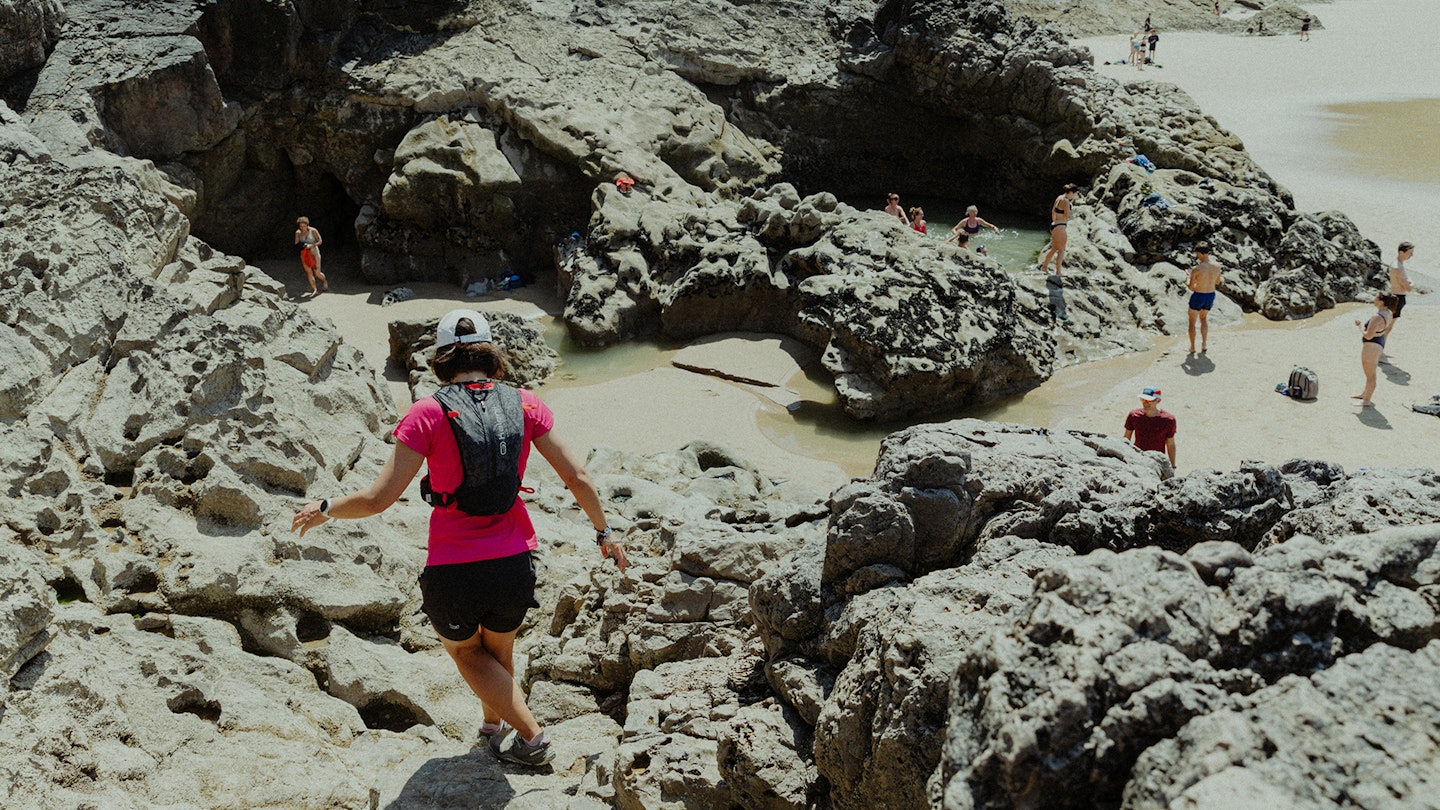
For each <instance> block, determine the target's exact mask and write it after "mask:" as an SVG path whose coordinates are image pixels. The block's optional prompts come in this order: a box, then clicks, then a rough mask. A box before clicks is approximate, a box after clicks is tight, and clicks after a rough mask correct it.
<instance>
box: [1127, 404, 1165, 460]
mask: <svg viewBox="0 0 1440 810" xmlns="http://www.w3.org/2000/svg"><path fill="white" fill-rule="evenodd" d="M1132 437H1133V438H1134V441H1135V446H1136V447H1138V448H1140V449H1141V450H1155V451H1157V452H1161V453H1164V454H1165V455H1167V456H1169V457H1170V466H1171V467H1174V466H1175V414H1172V413H1170V412H1169V411H1162V410H1160V389H1159V388H1146V389H1145V390H1143V391H1141V392H1140V407H1138V408H1136V409H1135V410H1133V411H1131V412H1130V415H1129V416H1126V417H1125V440H1126V441H1130V440H1131V438H1132Z"/></svg>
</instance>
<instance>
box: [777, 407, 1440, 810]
mask: <svg viewBox="0 0 1440 810" xmlns="http://www.w3.org/2000/svg"><path fill="white" fill-rule="evenodd" d="M1372 474H1375V473H1374V472H1373V471H1372V472H1367V473H1365V474H1363V475H1359V476H1355V477H1353V478H1352V477H1349V476H1346V475H1345V473H1344V472H1343V471H1341V470H1338V469H1337V468H1334V467H1333V466H1330V465H1324V464H1319V463H1314V462H1298V461H1297V462H1292V463H1290V464H1288V465H1285V467H1283V468H1273V467H1266V466H1261V465H1256V466H1249V467H1245V468H1242V469H1241V470H1239V471H1236V472H1231V473H1220V472H1215V471H1197V472H1194V473H1190V474H1188V475H1185V476H1180V477H1174V476H1172V475H1171V474H1170V472H1169V468H1168V466H1167V465H1166V464H1165V463H1164V462H1163V461H1162V460H1159V459H1158V457H1157V456H1154V455H1150V454H1144V453H1139V452H1137V451H1135V450H1134V449H1133V448H1132V447H1129V446H1127V445H1125V444H1123V443H1121V442H1118V441H1117V440H1115V439H1111V438H1107V437H1101V436H1091V435H1086V434H1077V433H1067V434H1054V433H1048V432H1045V431H1041V430H1038V429H1033V428H1021V427H1018V426H1003V425H990V424H986V423H981V422H973V421H961V422H954V423H950V424H947V425H940V426H927V427H920V428H912V429H910V430H908V431H902V432H901V433H897V434H894V435H893V436H891V437H890V438H889V439H887V440H886V442H885V444H884V447H883V449H882V453H881V456H880V459H879V461H878V463H877V466H876V472H875V475H874V476H873V477H872V478H871V479H870V480H868V481H860V482H855V483H853V484H851V485H850V486H848V487H845V488H842V489H841V490H839V491H837V492H836V493H835V494H834V495H833V496H832V499H831V519H830V526H829V530H828V536H827V538H826V542H825V544H824V545H819V544H816V545H813V546H804V547H802V548H801V549H799V550H797V551H796V553H795V556H794V557H792V558H791V560H790V561H789V562H788V564H786V565H784V566H781V567H780V568H778V569H777V570H775V571H774V572H772V573H770V574H768V575H766V576H765V577H764V578H762V579H761V580H760V581H758V582H756V583H755V585H754V586H752V588H751V606H752V609H753V611H754V616H755V622H756V626H757V628H758V629H759V632H760V636H761V639H762V641H763V643H764V645H765V651H766V664H765V667H766V674H767V677H768V680H769V682H770V684H771V685H772V688H773V689H775V691H776V694H777V696H778V697H779V698H780V700H781V701H782V702H783V703H785V704H787V705H789V706H790V707H791V708H793V709H794V710H795V713H796V715H797V716H798V717H800V718H801V719H802V720H804V721H805V724H806V726H807V727H808V729H809V733H810V734H811V735H813V739H814V757H815V760H814V761H815V767H816V771H817V774H818V776H819V778H820V779H823V780H825V782H826V783H827V784H828V785H829V795H830V797H831V799H832V801H833V802H834V804H835V806H837V807H857V806H863V805H867V804H872V803H874V802H875V801H876V797H880V796H884V797H886V798H887V800H893V801H894V804H893V806H897V807H901V806H903V807H909V806H922V805H924V804H926V803H929V804H930V805H931V806H940V805H942V804H943V806H945V807H971V806H974V807H1010V806H1030V805H1036V804H1043V805H1046V806H1051V805H1056V806H1059V805H1065V806H1093V805H1095V804H1097V803H1106V802H1116V801H1119V800H1120V798H1121V794H1122V793H1124V792H1126V791H1129V790H1133V789H1136V787H1135V785H1136V784H1137V783H1135V782H1133V781H1132V776H1131V766H1132V765H1133V764H1134V763H1135V761H1136V758H1137V757H1140V756H1141V754H1142V752H1146V751H1147V750H1148V749H1150V748H1151V746H1154V745H1156V744H1157V743H1159V742H1161V741H1164V740H1169V739H1175V738H1176V735H1178V734H1181V729H1182V727H1185V723H1186V722H1187V721H1188V720H1191V719H1192V718H1199V717H1204V716H1209V715H1211V714H1212V713H1217V712H1222V711H1228V710H1230V709H1237V710H1238V709H1239V707H1241V706H1242V704H1241V703H1239V702H1237V701H1239V700H1241V699H1242V698H1244V697H1245V696H1248V695H1252V693H1257V694H1258V692H1257V690H1263V689H1264V688H1265V687H1266V684H1272V683H1278V682H1281V681H1282V678H1283V677H1284V676H1287V675H1288V676H1291V677H1302V678H1309V677H1313V676H1316V673H1317V671H1319V670H1322V669H1324V668H1326V667H1330V666H1332V665H1334V664H1335V663H1336V662H1338V661H1341V660H1349V658H1348V656H1351V655H1353V654H1358V653H1361V652H1362V651H1364V650H1367V649H1369V648H1371V647H1372V646H1375V645H1391V646H1397V647H1400V648H1403V649H1405V650H1418V649H1419V648H1421V647H1423V646H1424V645H1425V644H1427V643H1429V641H1430V640H1432V639H1434V638H1437V637H1440V624H1437V620H1436V619H1435V618H1434V617H1435V615H1436V610H1437V603H1436V602H1435V600H1434V594H1433V593H1432V591H1433V590H1434V586H1433V583H1432V582H1431V580H1432V579H1433V578H1434V571H1435V570H1436V569H1435V561H1434V560H1435V558H1434V554H1435V553H1436V552H1435V544H1436V541H1437V538H1440V535H1437V534H1436V530H1435V528H1434V527H1433V526H1431V527H1427V528H1416V529H1405V530H1400V529H1396V530H1391V532H1390V533H1388V534H1386V533H1379V534H1374V535H1366V536H1365V537H1364V538H1349V539H1344V540H1343V542H1340V541H1341V539H1342V538H1341V537H1340V536H1338V535H1337V532H1338V533H1340V534H1343V533H1346V532H1348V531H1349V530H1348V529H1345V528H1342V527H1344V526H1346V522H1345V521H1346V518H1344V517H1339V515H1348V514H1355V516H1356V519H1357V520H1363V519H1365V518H1362V517H1361V515H1366V514H1367V513H1368V514H1373V515H1375V517H1377V518H1378V517H1379V516H1381V515H1391V516H1394V517H1399V515H1401V514H1403V515H1404V517H1403V518H1400V520H1401V522H1403V523H1409V524H1413V523H1424V522H1426V521H1429V520H1433V517H1431V516H1430V515H1429V513H1428V511H1427V510H1426V509H1425V508H1423V507H1422V508H1415V509H1408V510H1404V511H1401V510H1402V509H1404V507H1402V506H1400V503H1399V502H1397V503H1395V507H1396V508H1393V509H1392V508H1389V507H1388V505H1386V504H1383V503H1382V504H1380V505H1378V506H1377V507H1376V508H1374V509H1373V512H1372V511H1370V510H1369V508H1367V507H1362V506H1360V504H1361V503H1363V502H1364V499H1365V497H1366V496H1365V495H1364V494H1362V493H1365V492H1370V493H1374V492H1377V491H1378V490H1379V489H1381V488H1384V487H1385V486H1387V485H1389V486H1391V487H1395V486H1397V485H1398V484H1399V483H1400V482H1401V481H1402V480H1403V481H1405V482H1407V484H1406V485H1407V486H1408V487H1410V488H1411V489H1412V491H1413V494H1412V495H1410V496H1405V495H1401V496H1398V497H1401V498H1405V497H1416V498H1419V499H1428V498H1430V497H1431V496H1432V490H1433V488H1434V487H1433V484H1432V483H1431V482H1430V480H1429V476H1428V475H1427V474H1417V473H1413V472H1412V473H1405V472H1398V471H1397V472H1382V473H1379V475H1380V476H1381V477H1380V478H1376V479H1374V483H1373V485H1372V484H1371V481H1370V480H1367V476H1370V475H1372ZM1350 493H1353V495H1352V494H1350ZM1372 497H1373V496H1372ZM1392 497H1395V496H1392ZM1297 507H1300V508H1298V509H1297ZM1326 509H1332V510H1334V512H1333V513H1332V514H1334V515H1336V518H1335V519H1333V520H1334V522H1332V523H1330V524H1329V525H1330V526H1331V527H1332V529H1331V531H1330V532H1327V533H1325V534H1323V535H1322V537H1323V538H1324V539H1325V540H1326V541H1327V542H1334V543H1335V545H1333V546H1327V545H1322V544H1320V543H1319V542H1318V541H1316V540H1314V539H1311V538H1304V537H1296V538H1294V539H1291V540H1290V541H1289V542H1285V543H1281V544H1279V545H1274V546H1271V545H1270V544H1271V543H1272V541H1273V539H1274V538H1277V537H1280V538H1284V537H1290V535H1291V534H1293V533H1294V530H1293V528H1287V526H1286V521H1287V520H1288V519H1290V516H1292V515H1301V514H1306V513H1307V510H1317V511H1315V512H1309V514H1312V515H1313V516H1314V521H1315V523H1308V524H1307V525H1316V524H1318V523H1319V522H1320V521H1322V520H1324V519H1325V518H1324V517H1322V516H1323V515H1325V512H1324V510H1326ZM1371 520H1374V518H1371ZM1354 525H1355V528H1357V529H1361V528H1369V527H1371V526H1376V525H1378V524H1376V523H1371V524H1369V526H1364V525H1363V524H1360V523H1356V524H1354ZM1392 525H1393V524H1392ZM1167 549H1168V550H1167ZM1256 549H1264V550H1263V551H1260V552H1259V553H1258V554H1257V553H1254V551H1253V550H1256ZM1117 552H1118V553H1117ZM1077 553H1079V554H1083V556H1072V555H1076V554H1077ZM1182 555H1183V556H1182ZM1381 572H1383V573H1381ZM1061 605H1064V606H1065V607H1063V608H1062V607H1061ZM1227 617H1228V618H1227ZM1426 617H1429V618H1426ZM1112 622H1113V625H1112V624H1111V623H1112ZM1025 650H1029V652H1025ZM1406 654H1409V653H1406ZM1029 655H1034V656H1036V659H1035V663H1034V664H1033V665H1031V664H1027V663H1025V660H1026V656H1029ZM1107 661H1108V662H1109V663H1106V662H1107ZM982 662H983V663H982ZM957 672H958V673H959V674H958V675H957ZM1067 672H1068V673H1072V674H1070V675H1066V674H1064V673H1067ZM1067 678H1069V679H1071V680H1066V679H1067ZM1407 688H1408V687H1407ZM1431 699H1433V696H1431ZM1007 701H1008V702H1007ZM987 718H988V719H987ZM1354 722H1360V723H1363V722H1365V721H1363V720H1359V719H1357V720H1355V721H1354ZM1236 733H1239V732H1236ZM1172 756H1173V755H1172ZM1297 767H1301V766H1297ZM1303 767H1313V766H1308V765H1306V766H1303ZM1302 772H1303V771H1302ZM927 780H929V787H928V789H927V788H925V787H923V785H925V784H926V781H927ZM1407 784H1410V785H1413V786H1417V788H1418V785H1419V784H1420V783H1419V782H1407ZM1127 785H1130V787H1127ZM1187 787H1188V784H1185V785H1181V786H1180V787H1179V788H1178V789H1177V793H1178V791H1180V790H1185V789H1187ZM1127 795H1128V794H1127ZM1297 795H1301V794H1297ZM1304 795H1308V794H1304ZM1136 806H1142V805H1140V804H1137V805H1136ZM1143 806H1150V805H1143Z"/></svg>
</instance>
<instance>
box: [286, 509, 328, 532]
mask: <svg viewBox="0 0 1440 810" xmlns="http://www.w3.org/2000/svg"><path fill="white" fill-rule="evenodd" d="M328 520H330V518H328V517H325V516H324V515H322V514H320V502H319V501H311V502H309V503H307V504H305V506H304V507H303V508H301V509H300V511H299V512H296V513H295V519H294V520H291V521H290V531H292V532H300V536H301V537H304V536H305V532H308V531H310V530H311V529H313V528H315V527H316V526H319V525H321V524H323V523H325V522H326V521H328Z"/></svg>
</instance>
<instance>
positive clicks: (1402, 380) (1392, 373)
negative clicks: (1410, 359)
mask: <svg viewBox="0 0 1440 810" xmlns="http://www.w3.org/2000/svg"><path fill="white" fill-rule="evenodd" d="M1380 372H1381V373H1382V374H1384V375H1385V380H1386V382H1392V383H1394V384H1396V385H1409V384H1410V372H1408V371H1406V370H1405V369H1403V368H1400V367H1399V366H1392V365H1382V366H1380Z"/></svg>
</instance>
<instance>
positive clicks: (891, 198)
mask: <svg viewBox="0 0 1440 810" xmlns="http://www.w3.org/2000/svg"><path fill="white" fill-rule="evenodd" d="M885 213H887V214H889V215H890V216H892V217H899V218H900V221H901V222H903V223H905V224H906V225H909V224H910V218H909V217H907V216H905V209H904V208H901V207H900V195H899V194H896V193H895V192H893V191H892V192H890V194H889V195H888V196H887V197H886V198H885Z"/></svg>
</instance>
